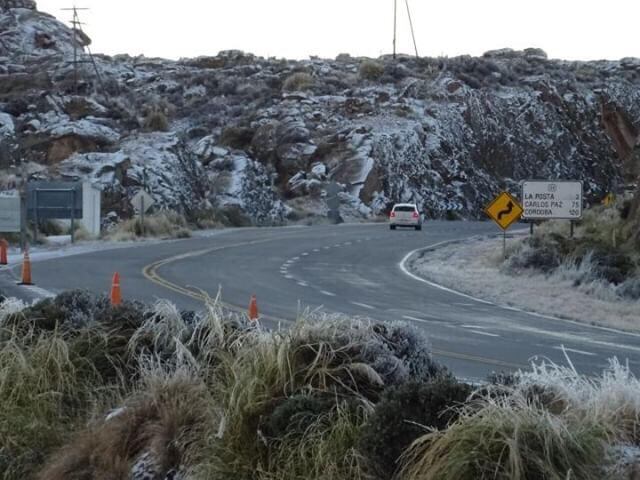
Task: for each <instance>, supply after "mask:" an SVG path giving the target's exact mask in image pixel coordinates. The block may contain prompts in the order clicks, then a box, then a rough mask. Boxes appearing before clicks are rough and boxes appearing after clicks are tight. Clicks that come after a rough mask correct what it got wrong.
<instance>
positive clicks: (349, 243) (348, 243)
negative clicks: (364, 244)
mask: <svg viewBox="0 0 640 480" xmlns="http://www.w3.org/2000/svg"><path fill="white" fill-rule="evenodd" d="M343 245H344V246H345V247H348V246H349V245H353V243H351V242H344V244H343Z"/></svg>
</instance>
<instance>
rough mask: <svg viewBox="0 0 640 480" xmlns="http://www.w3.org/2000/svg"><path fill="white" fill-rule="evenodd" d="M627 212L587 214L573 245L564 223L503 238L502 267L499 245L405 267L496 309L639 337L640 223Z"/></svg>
mask: <svg viewBox="0 0 640 480" xmlns="http://www.w3.org/2000/svg"><path fill="white" fill-rule="evenodd" d="M638 211H640V210H638ZM632 212H633V209H632V208H631V203H630V202H621V203H619V204H617V205H612V206H609V207H604V206H597V207H594V208H591V209H589V210H586V211H585V212H584V217H583V219H582V220H581V221H579V222H576V224H575V231H574V236H573V237H571V236H570V224H569V222H568V221H562V220H559V221H547V222H544V223H542V224H538V225H536V226H535V229H534V234H533V235H528V232H526V231H525V230H524V229H522V228H520V229H519V230H520V231H519V232H517V233H513V234H512V235H510V237H511V238H507V242H506V246H507V248H506V259H505V257H504V256H503V252H502V242H501V239H498V238H497V237H495V236H491V237H484V238H479V237H475V238H470V239H468V240H466V241H463V242H458V243H455V244H450V245H446V246H443V247H439V248H437V249H432V250H428V251H422V252H419V253H418V254H416V255H415V256H413V257H412V258H411V259H409V262H408V264H407V266H408V267H409V268H410V269H411V270H412V271H414V272H415V273H416V274H418V275H421V276H423V277H425V278H427V279H429V280H431V281H434V282H437V283H439V284H442V285H445V286H447V287H450V288H453V289H456V290H459V291H461V292H464V293H466V294H470V295H473V296H476V297H480V298H483V299H486V300H489V301H492V302H495V303H497V304H500V305H510V306H514V307H518V308H522V309H525V310H528V311H533V312H537V313H541V314H545V315H552V316H554V317H560V318H566V319H571V320H575V321H577V322H584V323H589V324H594V325H600V326H604V327H612V328H619V329H623V330H629V331H639V330H640V325H639V324H638V312H639V311H640V216H639V215H638V213H636V214H635V215H634V214H633V213H632ZM523 226H524V225H522V226H521V227H523ZM514 280H515V281H514ZM540 298H544V299H545V301H544V302H541V301H540V300H539V299H540Z"/></svg>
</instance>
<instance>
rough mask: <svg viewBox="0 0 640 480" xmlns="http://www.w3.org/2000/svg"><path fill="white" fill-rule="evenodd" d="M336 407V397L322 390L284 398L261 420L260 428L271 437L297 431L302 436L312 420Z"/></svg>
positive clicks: (279, 436) (274, 437)
mask: <svg viewBox="0 0 640 480" xmlns="http://www.w3.org/2000/svg"><path fill="white" fill-rule="evenodd" d="M335 408H336V399H335V397H333V396H331V395H325V394H323V393H322V392H321V393H317V394H310V395H306V394H301V395H293V396H291V397H288V398H285V399H284V400H283V401H282V402H280V403H279V404H278V406H277V407H275V408H274V410H273V412H272V413H271V414H270V415H268V416H267V417H266V418H264V419H263V420H262V422H261V427H260V430H261V431H262V432H263V433H264V434H265V435H266V436H267V437H268V438H272V439H278V438H284V437H285V436H287V435H293V434H294V433H297V434H298V435H300V436H302V435H303V434H304V432H305V431H306V430H307V429H308V428H309V427H310V426H311V425H312V424H313V423H314V421H315V420H316V419H317V418H318V417H320V416H322V415H325V414H327V413H330V412H331V411H332V410H333V409H335Z"/></svg>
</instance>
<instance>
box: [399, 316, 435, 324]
mask: <svg viewBox="0 0 640 480" xmlns="http://www.w3.org/2000/svg"><path fill="white" fill-rule="evenodd" d="M402 318H404V319H405V320H412V321H414V322H421V323H431V322H430V321H429V320H425V319H424V318H418V317H412V316H411V315H403V316H402Z"/></svg>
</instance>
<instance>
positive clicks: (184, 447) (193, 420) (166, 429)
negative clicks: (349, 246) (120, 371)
mask: <svg viewBox="0 0 640 480" xmlns="http://www.w3.org/2000/svg"><path fill="white" fill-rule="evenodd" d="M211 407H212V401H211V398H210V396H209V393H208V391H207V389H206V387H205V385H204V384H203V383H202V382H201V381H200V380H198V379H197V378H194V377H193V376H192V375H189V374H187V373H186V372H183V371H177V372H174V373H170V372H163V373H162V374H161V375H160V376H156V377H155V378H154V377H152V378H145V380H144V382H142V384H141V386H140V389H139V391H138V392H136V393H134V394H133V395H132V396H131V397H130V398H129V399H127V400H126V401H125V402H124V404H123V406H122V408H121V409H119V411H118V412H119V413H118V414H116V415H114V416H112V417H111V418H107V419H104V420H99V421H97V422H95V423H94V424H93V425H92V426H91V427H90V428H89V429H87V430H85V431H84V432H81V433H79V434H77V435H76V436H75V440H74V441H72V442H71V443H70V444H69V445H68V446H66V447H65V448H63V449H62V450H60V451H59V452H57V453H56V454H54V455H52V456H51V459H50V460H49V462H48V464H47V465H46V466H45V467H44V468H43V469H42V471H41V472H40V474H39V475H38V477H37V478H39V479H41V480H63V479H68V478H145V474H146V475H151V477H152V478H169V477H172V476H173V475H175V474H176V472H178V471H181V470H182V469H183V468H184V466H185V465H197V464H198V463H199V462H200V461H202V458H201V455H202V452H203V450H204V448H203V445H202V438H203V437H204V436H205V435H204V430H206V429H207V428H214V426H215V424H216V421H215V420H216V419H215V416H214V415H212V413H211V412H212V408H211ZM134 472H135V474H134ZM80 475H82V476H80ZM167 476H169V477H167Z"/></svg>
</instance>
